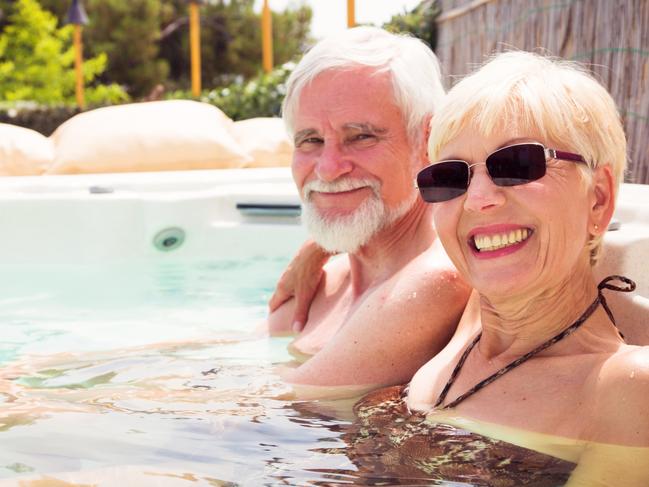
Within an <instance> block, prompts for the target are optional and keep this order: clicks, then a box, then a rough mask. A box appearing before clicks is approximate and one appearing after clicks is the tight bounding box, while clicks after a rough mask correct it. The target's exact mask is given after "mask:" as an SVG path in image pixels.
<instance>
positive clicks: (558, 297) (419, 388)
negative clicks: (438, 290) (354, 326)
mask: <svg viewBox="0 0 649 487" xmlns="http://www.w3.org/2000/svg"><path fill="white" fill-rule="evenodd" d="M429 157H430V160H431V161H434V162H433V163H432V164H431V165H430V166H428V167H427V168H425V169H423V170H422V171H421V172H420V173H419V174H418V176H417V186H418V188H419V191H420V194H421V197H422V198H423V199H424V200H425V201H427V202H429V203H431V204H434V205H435V208H434V222H435V226H436V229H437V232H438V235H439V237H440V239H441V241H442V244H443V245H444V248H445V250H446V252H447V253H448V255H449V256H450V258H451V260H452V261H453V263H454V264H455V266H456V267H457V269H458V270H459V271H460V273H461V274H462V276H463V277H464V278H465V279H466V280H467V282H469V283H470V284H471V285H472V286H473V287H474V289H475V291H474V294H473V296H472V298H471V300H470V301H469V304H468V306H467V309H466V311H465V313H464V315H463V317H462V321H461V323H460V325H459V327H458V329H457V332H456V334H455V336H454V337H453V339H452V340H451V342H450V343H449V344H448V345H447V346H446V347H445V348H444V349H443V350H442V351H441V352H440V353H439V354H438V355H436V356H435V357H434V358H433V359H432V360H430V362H428V363H427V364H426V365H425V366H424V367H422V368H421V369H420V370H419V371H418V372H417V373H416V375H415V376H414V377H413V379H412V381H411V382H410V384H409V386H408V387H406V388H402V389H395V388H392V389H387V390H381V391H378V392H375V393H372V394H370V395H369V396H367V397H366V398H364V399H363V400H362V401H360V402H359V403H358V404H357V406H356V411H357V413H358V415H359V421H360V422H361V423H362V425H361V430H362V432H363V439H362V440H361V442H365V441H373V442H374V443H380V447H381V448H383V449H385V448H388V449H389V448H390V446H386V445H391V447H392V450H393V451H392V454H393V455H392V456H394V455H396V456H398V457H399V458H402V460H400V461H399V462H398V463H404V462H403V456H409V455H410V453H408V452H406V450H408V451H410V450H412V451H415V452H416V454H415V456H416V457H417V458H416V459H415V461H413V462H411V463H412V464H413V465H416V466H417V468H419V469H420V470H422V465H433V464H434V465H437V467H435V468H437V469H438V470H437V471H439V465H440V463H435V462H431V461H430V458H429V459H428V462H427V459H426V457H427V456H428V457H430V456H437V457H438V458H441V457H440V445H442V444H443V445H446V444H447V442H446V440H447V439H448V437H454V438H457V436H455V435H454V434H449V433H448V431H447V430H444V429H442V430H440V429H439V425H441V424H446V425H449V424H450V425H454V426H456V427H460V428H462V429H463V430H465V431H466V430H468V431H470V432H471V435H473V434H476V433H478V434H481V435H485V436H487V437H490V439H497V440H501V441H502V442H505V443H506V444H508V445H512V444H513V445H518V446H520V447H524V448H525V449H527V450H525V451H527V452H530V451H531V452H535V453H536V454H544V455H545V458H541V459H539V458H535V459H534V462H536V463H535V464H536V465H537V466H538V465H541V464H543V465H547V466H549V467H550V468H555V467H556V468H558V469H559V470H558V472H559V473H561V472H565V471H566V468H567V469H568V470H567V471H568V472H569V473H570V472H571V474H570V480H569V482H568V485H589V486H590V485H615V486H618V485H619V486H622V485H624V486H632V485H633V486H635V485H637V486H640V485H643V486H646V485H649V448H648V447H649V407H647V399H648V398H649V348H648V347H637V346H631V345H627V344H626V343H625V341H624V338H623V336H622V335H621V333H620V332H619V331H618V329H617V328H616V326H615V322H614V319H613V316H612V314H611V312H610V310H609V309H608V306H607V304H606V301H605V298H604V295H603V291H604V290H605V289H608V290H618V291H628V290H632V288H633V287H634V285H633V283H632V282H630V281H629V280H628V279H625V278H621V277H615V278H609V279H605V280H604V281H602V282H600V283H599V284H598V282H597V281H596V280H595V277H594V274H593V265H594V264H595V263H596V262H597V259H598V256H599V253H600V250H601V241H602V236H603V234H604V232H605V231H606V229H607V227H608V224H609V221H610V219H611V216H612V214H613V210H614V207H615V198H616V193H617V190H618V186H619V183H620V181H621V179H622V176H623V173H624V167H625V161H626V141H625V136H624V132H623V129H622V126H621V123H620V119H619V115H618V113H617V110H616V108H615V104H614V102H613V100H612V99H611V97H610V95H609V94H608V93H607V92H606V90H605V89H604V88H603V87H602V86H601V85H600V84H599V83H598V82H597V81H595V80H594V79H593V78H592V77H591V76H590V75H588V74H587V73H586V72H585V71H584V70H582V69H581V68H580V67H578V66H576V65H574V64H571V63H567V62H564V61H558V60H552V59H549V58H546V57H542V56H538V55H535V54H531V53H525V52H509V53H504V54H500V55H497V56H495V57H494V58H493V59H492V60H491V61H490V62H488V63H487V64H485V65H484V66H483V67H482V68H481V69H479V70H478V71H476V72H475V73H474V74H472V75H470V76H468V77H466V78H465V79H463V80H462V81H461V82H459V83H458V84H457V85H456V86H455V87H454V88H453V89H452V90H451V91H450V92H449V94H448V97H447V99H446V101H445V103H444V105H443V106H442V107H441V108H440V110H439V111H438V112H437V113H436V115H435V117H434V119H433V121H432V125H431V135H430V139H429ZM390 401H391V402H390ZM388 406H389V407H388ZM386 411H387V415H388V416H389V415H390V414H391V415H392V417H393V416H394V413H395V412H401V413H402V415H405V416H406V418H405V419H404V418H403V417H402V418H401V421H402V423H401V424H405V425H407V427H405V426H402V425H400V424H399V422H398V421H396V422H390V420H389V418H388V417H387V416H386ZM417 417H420V418H423V417H426V420H425V421H424V422H421V421H419V422H418V421H417V420H416V419H413V418H417ZM404 421H405V423H404ZM372 427H374V429H375V431H374V433H373V434H369V433H368V431H369V429H371V428H372ZM368 428H369V429H368ZM395 429H396V430H399V431H398V432H395ZM361 430H359V431H361ZM440 431H441V436H440ZM379 432H381V433H384V437H385V438H384V439H382V440H380V441H379V440H377V438H379V437H380V435H379V434H378V433H379ZM439 438H446V439H443V440H439ZM468 438H469V439H468V443H469V444H475V442H474V440H475V438H474V437H473V436H469V437H468ZM370 439H371V440H370ZM350 441H351V442H352V443H353V442H354V441H356V444H358V441H359V440H358V439H357V440H353V441H352V440H350ZM481 444H482V445H485V444H486V443H484V442H483V443H481ZM367 448H368V445H363V446H362V448H361V449H367ZM409 449H410V450H409ZM394 450H396V452H395V451H394ZM442 450H443V448H442ZM487 450H489V448H487ZM492 450H493V449H492ZM351 451H354V449H352V450H351ZM442 453H444V452H442ZM446 453H449V452H446ZM462 455H464V457H463V458H466V454H465V453H462V454H461V455H459V456H457V458H460V457H462ZM389 456H390V455H387V454H386V455H384V457H385V458H387V457H389ZM442 456H444V455H442ZM523 457H525V455H523ZM355 458H356V459H359V458H363V456H357V457H355ZM409 458H411V456H409ZM445 458H446V460H448V455H446V456H445ZM474 458H477V457H474ZM548 458H551V459H555V460H557V461H559V464H556V462H555V463H553V462H552V461H549V462H548V461H547V459H548ZM446 460H445V461H446ZM426 462H427V463H426ZM490 462H491V463H490ZM534 462H533V464H534ZM539 462H540V463H539ZM361 463H362V462H361ZM451 464H453V462H451ZM496 464H497V465H498V466H499V467H498V468H501V469H502V468H503V465H510V466H515V465H518V466H519V467H520V466H521V465H522V463H520V462H518V463H517V462H514V461H509V460H503V461H500V460H499V461H497V462H494V457H493V456H491V457H490V456H489V455H488V454H487V457H486V460H485V463H484V464H481V465H482V466H480V467H479V468H478V467H476V468H474V472H475V471H476V469H478V470H481V471H482V472H484V471H485V470H484V469H483V468H482V467H483V466H485V465H486V466H487V467H488V466H489V465H492V466H493V465H496ZM455 465H457V464H455ZM475 465H476V464H475V462H473V466H474V467H475ZM575 465H577V466H576V468H575ZM433 470H435V469H433ZM523 470H524V469H523ZM493 471H495V470H493ZM487 477H488V476H487ZM469 478H470V477H469ZM548 481H551V482H552V481H553V480H551V479H548ZM490 485H491V484H490ZM503 485H509V484H503ZM512 485H519V484H518V483H515V484H512ZM534 485H546V484H534ZM548 485H556V483H555V484H548Z"/></svg>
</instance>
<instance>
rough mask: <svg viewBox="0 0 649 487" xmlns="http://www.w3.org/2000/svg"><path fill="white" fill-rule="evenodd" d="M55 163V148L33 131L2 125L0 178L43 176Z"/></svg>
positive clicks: (42, 136)
mask: <svg viewBox="0 0 649 487" xmlns="http://www.w3.org/2000/svg"><path fill="white" fill-rule="evenodd" d="M52 161H54V147H53V146H52V142H51V141H50V140H49V139H48V138H47V137H45V136H44V135H42V134H40V133H38V132H36V131H35V130H32V129H26V128H24V127H18V126H17V125H10V124H6V123H0V176H34V175H38V174H43V172H45V170H47V168H49V167H50V166H51V164H52Z"/></svg>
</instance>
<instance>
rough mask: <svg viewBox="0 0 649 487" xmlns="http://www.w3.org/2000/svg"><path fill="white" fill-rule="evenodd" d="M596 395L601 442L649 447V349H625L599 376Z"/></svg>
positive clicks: (614, 354) (612, 356) (614, 356)
mask: <svg viewBox="0 0 649 487" xmlns="http://www.w3.org/2000/svg"><path fill="white" fill-rule="evenodd" d="M596 389H597V390H596V392H595V401H596V403H595V404H596V406H597V407H596V415H597V422H598V423H599V424H600V425H601V428H600V429H601V431H600V434H601V437H600V438H599V439H600V440H601V441H605V442H608V443H615V444H621V445H627V446H643V447H649V408H647V398H649V347H641V346H631V345H624V346H622V347H620V349H619V350H618V351H617V352H615V353H613V354H611V355H610V356H609V357H608V358H607V359H606V360H605V362H604V363H603V364H602V367H601V368H600V370H599V373H598V380H597V388H596Z"/></svg>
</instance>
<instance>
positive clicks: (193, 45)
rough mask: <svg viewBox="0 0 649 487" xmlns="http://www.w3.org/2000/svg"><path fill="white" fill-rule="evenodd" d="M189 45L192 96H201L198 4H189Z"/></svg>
mask: <svg viewBox="0 0 649 487" xmlns="http://www.w3.org/2000/svg"><path fill="white" fill-rule="evenodd" d="M189 44H190V50H191V59H192V95H194V96H195V97H198V96H200V94H201V24H200V18H199V14H198V4H197V3H196V2H191V3H190V4H189Z"/></svg>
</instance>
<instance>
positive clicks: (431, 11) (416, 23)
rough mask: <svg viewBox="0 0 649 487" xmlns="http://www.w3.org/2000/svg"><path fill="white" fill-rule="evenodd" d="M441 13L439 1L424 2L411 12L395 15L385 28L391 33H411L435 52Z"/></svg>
mask: <svg viewBox="0 0 649 487" xmlns="http://www.w3.org/2000/svg"><path fill="white" fill-rule="evenodd" d="M441 12H442V11H441V7H440V5H439V2H438V0H422V2H421V3H420V4H419V5H417V6H416V7H415V8H414V9H412V10H411V11H410V12H404V13H403V14H401V15H394V16H393V17H392V18H391V19H390V21H389V22H387V23H386V24H384V25H383V28H384V29H386V30H389V31H390V32H409V33H411V34H412V35H414V36H415V37H418V38H419V39H421V40H422V41H424V42H426V44H428V45H429V46H430V48H431V49H432V50H433V51H434V50H435V47H436V46H437V23H436V19H437V17H438V16H439V15H440V13H441Z"/></svg>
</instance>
